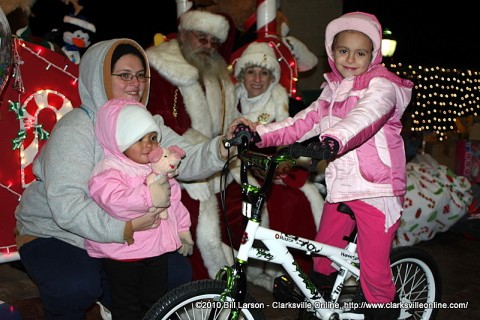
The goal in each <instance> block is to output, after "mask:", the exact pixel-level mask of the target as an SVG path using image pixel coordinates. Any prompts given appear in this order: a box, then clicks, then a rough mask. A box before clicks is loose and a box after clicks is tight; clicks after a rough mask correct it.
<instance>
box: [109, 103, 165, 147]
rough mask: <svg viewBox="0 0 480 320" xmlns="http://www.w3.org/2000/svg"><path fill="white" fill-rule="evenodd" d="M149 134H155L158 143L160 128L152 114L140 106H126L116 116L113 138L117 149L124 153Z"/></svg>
mask: <svg viewBox="0 0 480 320" xmlns="http://www.w3.org/2000/svg"><path fill="white" fill-rule="evenodd" d="M150 132H156V133H157V135H158V137H157V138H158V140H159V141H160V138H161V133H160V127H159V126H158V124H157V123H156V122H155V120H154V119H153V116H152V114H151V113H150V112H149V111H148V110H147V109H145V108H144V107H143V106H141V105H137V104H132V105H126V106H125V107H124V108H123V109H122V110H121V111H120V112H119V114H118V119H117V132H116V135H115V138H116V140H117V144H118V148H119V149H120V151H122V152H124V151H125V150H127V149H128V148H130V147H131V146H132V145H133V144H134V143H135V142H137V141H138V140H140V139H141V138H142V137H143V136H145V135H146V134H148V133H150Z"/></svg>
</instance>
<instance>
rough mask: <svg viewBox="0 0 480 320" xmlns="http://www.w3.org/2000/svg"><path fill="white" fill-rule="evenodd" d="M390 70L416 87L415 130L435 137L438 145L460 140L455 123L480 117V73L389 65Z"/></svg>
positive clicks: (434, 67) (411, 106)
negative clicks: (459, 120)
mask: <svg viewBox="0 0 480 320" xmlns="http://www.w3.org/2000/svg"><path fill="white" fill-rule="evenodd" d="M387 67H388V68H389V69H390V70H391V71H393V72H395V73H396V74H397V75H399V76H401V77H403V78H407V79H410V80H412V81H413V83H414V84H415V86H414V91H413V96H412V102H411V105H410V106H409V107H408V108H409V111H410V112H411V114H412V120H413V126H412V130H414V131H416V132H424V133H427V134H433V135H434V136H435V138H436V139H437V140H438V141H445V140H447V139H448V138H449V136H455V137H458V135H459V134H462V132H459V128H458V126H457V125H456V123H455V121H456V119H458V118H463V117H466V116H473V117H478V115H479V113H480V70H477V71H474V70H468V69H467V70H463V69H457V68H445V67H440V66H433V67H427V66H422V65H404V64H402V63H390V64H388V65H387Z"/></svg>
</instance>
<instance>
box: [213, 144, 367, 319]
mask: <svg viewBox="0 0 480 320" xmlns="http://www.w3.org/2000/svg"><path fill="white" fill-rule="evenodd" d="M238 156H239V158H240V159H241V160H242V162H241V163H242V167H241V172H240V174H241V179H242V195H243V203H242V214H243V215H244V216H246V217H247V218H248V223H247V226H246V228H245V232H244V234H243V238H242V241H241V244H240V247H239V249H238V252H237V255H236V259H235V265H234V266H233V267H224V268H223V269H222V270H220V271H219V273H218V274H217V279H224V280H226V281H227V289H226V290H225V292H224V294H223V295H222V298H221V300H223V301H224V300H225V299H226V297H229V296H231V297H234V299H235V301H236V302H238V303H239V304H237V307H236V308H234V309H235V310H234V312H233V315H232V316H231V319H236V318H237V317H238V314H239V310H240V307H238V306H241V305H242V304H243V302H244V298H245V294H246V291H247V290H246V283H247V280H246V267H247V264H248V259H249V258H252V259H256V260H261V261H265V262H269V263H275V264H280V265H282V266H283V268H284V269H285V271H286V273H287V274H288V275H289V276H290V277H291V279H292V281H293V282H294V283H295V284H296V285H297V287H298V288H299V289H300V290H301V292H302V293H303V295H304V296H305V297H306V299H307V301H308V304H307V305H306V306H304V308H305V307H307V308H308V309H315V312H316V315H317V317H321V319H347V318H348V319H363V315H362V314H357V313H343V312H344V308H343V307H341V306H340V305H339V304H338V303H337V301H338V298H339V296H340V293H341V291H342V287H343V283H344V282H345V280H346V279H348V278H349V277H350V276H353V277H355V279H357V280H358V278H359V276H360V270H359V268H358V265H359V260H358V255H357V253H356V244H355V242H354V241H349V243H348V245H347V246H346V248H343V249H342V248H338V247H334V246H330V245H327V244H324V243H320V242H316V241H313V240H309V239H306V238H302V237H298V236H294V235H290V234H286V233H283V232H279V231H276V230H272V229H268V228H265V227H262V226H260V223H261V208H262V206H263V205H264V202H265V198H266V192H267V191H268V189H269V186H270V185H271V183H272V181H273V177H274V173H275V170H276V168H277V167H278V165H279V164H280V163H281V162H285V161H292V162H293V163H294V160H293V159H292V158H291V157H288V156H286V155H281V154H280V155H279V154H276V155H274V156H266V155H264V154H260V153H255V152H252V151H248V150H243V151H242V150H241V151H239V155H238ZM251 166H258V167H261V168H263V169H268V170H267V175H266V178H265V182H264V184H263V185H262V186H261V187H256V186H253V185H250V184H249V183H248V177H247V170H248V168H249V167H251ZM255 240H259V241H261V242H262V243H263V244H264V245H265V246H266V248H267V249H265V248H259V247H255V246H254V241H255ZM289 248H291V249H296V250H299V251H303V252H305V253H306V254H307V255H313V256H324V257H327V258H329V259H330V260H331V261H332V262H333V263H334V265H336V266H337V269H338V270H339V273H338V276H337V278H336V281H335V284H334V286H333V289H332V292H331V301H329V302H327V301H326V300H325V299H324V297H322V295H321V294H320V292H319V291H318V290H317V288H316V287H315V285H314V284H313V283H312V281H311V280H310V279H309V278H308V276H307V275H306V273H305V272H304V271H303V270H302V269H301V268H300V266H299V265H298V264H297V263H296V262H295V259H294V257H293V255H292V254H291V253H290V250H289ZM225 278H226V279H225Z"/></svg>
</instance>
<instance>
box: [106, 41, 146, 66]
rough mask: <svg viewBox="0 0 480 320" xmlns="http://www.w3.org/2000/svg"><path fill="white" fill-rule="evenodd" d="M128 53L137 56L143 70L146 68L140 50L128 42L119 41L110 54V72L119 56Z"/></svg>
mask: <svg viewBox="0 0 480 320" xmlns="http://www.w3.org/2000/svg"><path fill="white" fill-rule="evenodd" d="M129 53H131V54H134V55H136V56H137V57H139V58H140V61H142V65H143V69H145V70H146V69H147V64H146V63H145V57H144V56H143V54H142V53H141V52H140V50H138V49H137V48H136V47H134V46H132V45H131V44H129V43H121V44H119V45H118V46H117V47H116V48H115V50H114V51H113V54H112V65H111V66H110V68H111V71H112V72H113V67H114V66H115V63H116V62H117V61H118V59H120V57H123V56H124V55H126V54H129Z"/></svg>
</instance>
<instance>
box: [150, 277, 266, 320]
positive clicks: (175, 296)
mask: <svg viewBox="0 0 480 320" xmlns="http://www.w3.org/2000/svg"><path fill="white" fill-rule="evenodd" d="M225 288H226V283H225V281H219V280H211V279H208V280H199V281H193V282H190V283H187V284H184V285H182V286H180V287H178V288H176V289H174V290H172V291H170V292H169V293H167V294H166V295H165V296H164V297H162V298H161V299H160V300H158V301H157V303H155V305H153V306H152V308H151V309H150V310H149V311H148V312H147V314H146V315H145V317H144V318H143V320H181V319H196V320H202V319H215V320H221V319H231V318H230V316H231V312H232V310H231V308H230V306H233V305H234V303H235V301H234V300H233V299H232V298H230V297H228V298H227V299H226V301H225V303H217V302H218V301H219V300H220V295H221V294H222V293H223V291H224V290H225ZM244 302H245V305H246V306H247V308H244V309H241V310H240V314H239V317H238V318H237V319H239V320H264V319H265V316H264V314H263V312H262V310H261V309H257V308H255V306H256V305H259V304H257V302H256V300H255V299H254V298H253V297H252V296H251V295H250V294H249V293H246V297H245V301H244Z"/></svg>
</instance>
